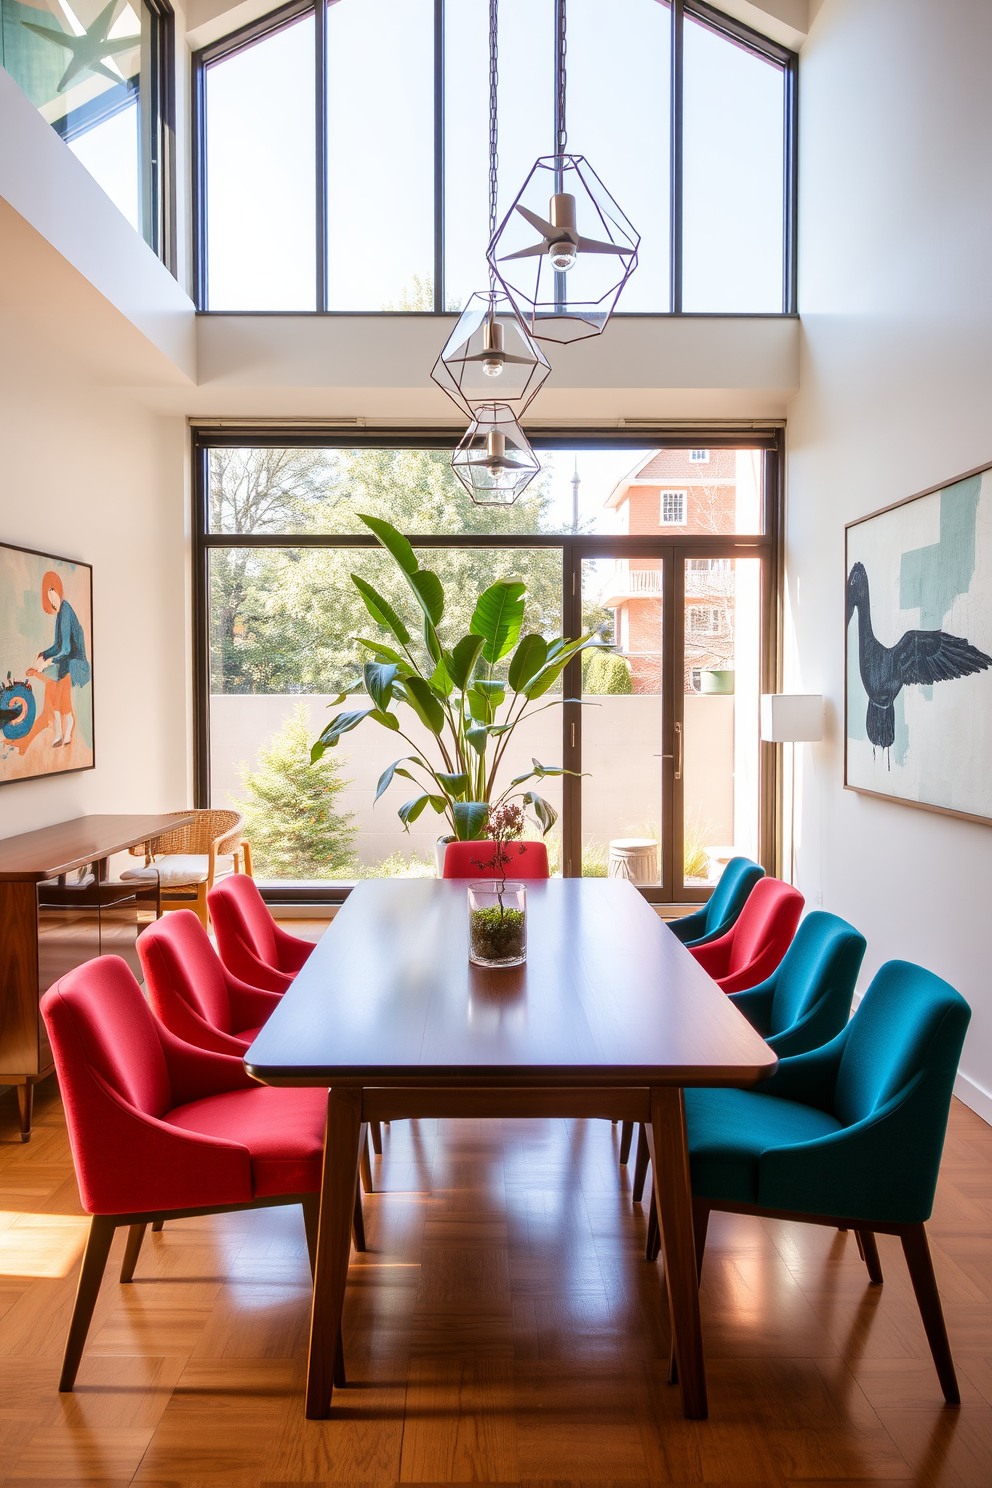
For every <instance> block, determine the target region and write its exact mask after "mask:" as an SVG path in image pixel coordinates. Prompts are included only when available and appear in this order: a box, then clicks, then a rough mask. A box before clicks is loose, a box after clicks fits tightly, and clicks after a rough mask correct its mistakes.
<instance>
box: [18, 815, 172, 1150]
mask: <svg viewBox="0 0 992 1488" xmlns="http://www.w3.org/2000/svg"><path fill="white" fill-rule="evenodd" d="M191 820H192V817H191V816H189V817H186V816H177V815H175V814H174V813H173V814H170V815H168V816H165V815H158V816H80V817H77V818H76V819H75V820H74V821H67V822H59V823H57V824H56V825H55V826H52V827H42V828H41V829H40V830H39V831H37V832H24V833H22V834H21V835H20V836H18V837H7V838H4V839H0V1085H15V1086H16V1087H17V1098H18V1104H19V1106H20V1114H21V1139H22V1141H25V1142H26V1141H27V1140H28V1139H29V1137H30V1135H31V1106H32V1100H33V1096H34V1087H35V1085H36V1084H37V1082H38V1081H39V1080H43V1079H45V1077H46V1076H47V1075H50V1074H51V1073H52V1070H53V1069H54V1064H53V1061H52V1051H51V1047H50V1045H49V1042H48V1036H47V1034H46V1032H45V1026H44V1021H43V1019H42V1017H41V1014H40V1013H39V1011H38V1003H39V1001H40V999H41V996H42V994H43V993H45V992H47V990H48V988H49V987H50V986H51V985H52V983H53V982H55V981H57V980H58V979H59V977H60V976H64V975H65V973H66V972H67V971H69V970H71V968H72V967H73V966H78V965H80V964H81V963H82V962H83V961H88V960H90V959H91V958H92V957H93V956H100V955H107V954H110V953H115V954H117V955H123V956H124V958H125V959H126V960H129V961H130V962H131V963H132V965H134V964H135V962H134V940H135V936H136V934H137V924H138V915H139V912H140V910H141V909H142V907H144V909H145V910H146V912H148V913H150V914H155V913H157V909H158V891H157V888H156V887H151V888H149V886H148V885H136V884H132V883H129V882H127V881H125V882H118V883H112V882H110V880H109V879H108V876H107V860H108V858H111V857H112V856H113V855H114V853H119V852H126V851H127V849H128V848H130V847H137V846H138V845H139V844H140V843H143V842H147V841H148V840H149V839H150V838H152V837H155V836H157V835H158V834H159V833H160V832H166V831H171V830H173V829H174V828H176V827H178V826H184V825H185V824H186V822H188V821H191ZM79 870H84V873H83V877H82V878H81V879H80V880H79V881H78V882H70V881H69V875H71V874H76V873H78V871H79Z"/></svg>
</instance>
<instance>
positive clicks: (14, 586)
mask: <svg viewBox="0 0 992 1488" xmlns="http://www.w3.org/2000/svg"><path fill="white" fill-rule="evenodd" d="M93 724H94V708H93V568H92V565H91V564H89V563H83V562H81V561H80V560H78V559H75V558H60V557H58V556H56V555H55V554H54V553H45V552H41V551H40V550H39V549H37V548H22V547H17V546H16V545H14V544H13V543H0V785H12V784H13V783H14V782H15V781H19V780H40V779H46V778H49V777H51V776H53V775H71V774H75V773H77V772H78V771H80V770H92V769H94V768H95V766H96V741H95V738H94V727H93Z"/></svg>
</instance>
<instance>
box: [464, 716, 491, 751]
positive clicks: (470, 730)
mask: <svg viewBox="0 0 992 1488" xmlns="http://www.w3.org/2000/svg"><path fill="white" fill-rule="evenodd" d="M465 737H466V739H467V740H468V742H469V743H470V744H471V746H472V748H473V749H474V750H475V752H476V754H485V752H486V745H487V744H488V743H489V730H488V728H487V727H486V725H485V724H484V723H478V722H477V721H476V720H475V719H474V718H471V719H469V723H468V727H467V728H466V730H465Z"/></svg>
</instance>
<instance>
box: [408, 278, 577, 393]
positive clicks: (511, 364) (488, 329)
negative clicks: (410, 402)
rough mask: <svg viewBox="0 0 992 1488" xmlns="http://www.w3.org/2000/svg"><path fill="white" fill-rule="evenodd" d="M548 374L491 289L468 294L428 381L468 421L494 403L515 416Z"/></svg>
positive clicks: (511, 308)
mask: <svg viewBox="0 0 992 1488" xmlns="http://www.w3.org/2000/svg"><path fill="white" fill-rule="evenodd" d="M550 373H551V363H550V362H549V361H548V359H547V357H546V356H545V355H544V352H543V351H542V350H541V348H540V347H539V346H538V344H537V342H536V341H534V339H533V338H532V337H531V336H530V335H528V333H527V330H526V329H525V327H524V325H523V322H522V321H521V319H520V317H519V315H518V314H517V310H516V307H515V305H514V304H513V301H512V300H511V299H510V297H509V296H508V295H506V294H504V292H503V291H502V290H501V289H500V288H498V287H497V286H494V287H493V288H491V289H488V290H479V291H477V292H476V293H475V294H473V295H470V296H469V298H468V300H467V301H466V303H465V308H464V309H463V311H462V313H461V315H460V316H459V318H458V324H457V325H456V326H455V329H454V330H453V331H452V333H451V335H450V336H449V337H448V339H447V341H446V342H445V343H444V349H443V351H442V352H441V355H440V356H439V357H438V359H437V361H436V362H435V363H434V367H433V369H432V371H431V378H432V379H433V381H434V382H436V383H437V385H438V387H439V388H440V389H441V391H442V392H444V393H447V395H448V397H449V398H450V399H451V401H452V402H453V403H454V404H456V405H457V407H458V408H460V409H461V410H462V412H463V413H467V414H468V415H469V417H470V418H471V417H472V416H473V415H474V413H475V410H476V408H477V407H479V406H480V405H481V404H483V403H492V402H493V401H494V400H498V401H499V402H500V403H505V404H506V405H507V406H508V407H510V408H512V409H513V411H514V413H515V414H516V415H517V417H518V418H519V416H520V415H521V414H522V413H523V411H524V409H525V408H527V407H528V406H529V405H530V404H531V403H532V402H533V401H534V399H535V397H536V396H537V394H538V393H539V392H540V391H541V388H542V386H543V385H544V381H545V379H546V378H547V377H548V376H549V375H550ZM497 378H498V382H497Z"/></svg>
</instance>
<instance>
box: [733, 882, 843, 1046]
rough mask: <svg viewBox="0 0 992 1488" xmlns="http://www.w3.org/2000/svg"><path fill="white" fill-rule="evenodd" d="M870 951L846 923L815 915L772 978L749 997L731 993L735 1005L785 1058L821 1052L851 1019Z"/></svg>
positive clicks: (801, 929) (803, 926) (804, 924)
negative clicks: (862, 970) (866, 950)
mask: <svg viewBox="0 0 992 1488" xmlns="http://www.w3.org/2000/svg"><path fill="white" fill-rule="evenodd" d="M866 945H867V942H866V940H865V938H864V936H863V935H862V934H861V933H860V932H859V931H857V930H855V928H854V926H853V925H849V924H848V923H847V921H846V920H842V919H840V918H839V917H838V916H837V915H832V914H826V913H824V911H823V910H822V909H815V910H814V911H813V913H812V914H808V915H807V916H806V918H805V919H804V920H803V922H802V924H801V925H800V926H799V929H798V930H797V931H796V934H795V938H794V940H793V942H792V944H791V945H790V947H789V949H788V950H787V951H786V953H785V956H784V958H783V959H782V960H781V961H780V962H779V965H778V967H777V968H776V970H775V971H773V972H772V974H771V976H770V977H768V978H766V980H765V981H763V982H761V983H759V985H758V986H757V987H749V988H748V989H747V991H746V992H731V993H730V1000H731V1002H732V1003H734V1005H735V1006H736V1007H739V1008H740V1010H741V1012H742V1013H743V1014H744V1016H745V1018H746V1019H747V1021H748V1022H749V1023H750V1024H752V1025H753V1027H755V1028H756V1029H757V1030H758V1032H759V1033H760V1034H761V1036H762V1038H763V1039H764V1040H765V1041H766V1042H767V1043H768V1044H769V1045H770V1046H771V1048H773V1049H774V1050H775V1053H776V1054H777V1055H778V1056H779V1058H784V1057H785V1056H786V1055H792V1054H806V1053H808V1051H809V1050H810V1049H819V1048H821V1047H822V1045H823V1044H826V1043H828V1042H829V1041H830V1039H832V1038H836V1036H837V1034H838V1033H840V1031H841V1029H842V1028H843V1027H844V1026H845V1024H846V1023H847V1020H848V1018H849V1017H850V1016H851V999H852V997H853V996H854V987H855V983H856V982H857V980H858V972H859V971H860V970H861V962H862V961H863V960H864V954H865V948H866Z"/></svg>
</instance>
